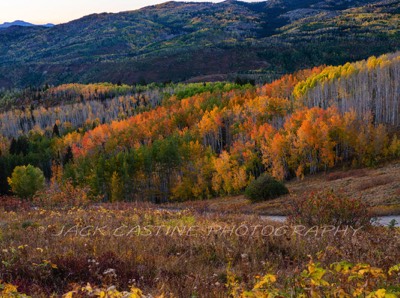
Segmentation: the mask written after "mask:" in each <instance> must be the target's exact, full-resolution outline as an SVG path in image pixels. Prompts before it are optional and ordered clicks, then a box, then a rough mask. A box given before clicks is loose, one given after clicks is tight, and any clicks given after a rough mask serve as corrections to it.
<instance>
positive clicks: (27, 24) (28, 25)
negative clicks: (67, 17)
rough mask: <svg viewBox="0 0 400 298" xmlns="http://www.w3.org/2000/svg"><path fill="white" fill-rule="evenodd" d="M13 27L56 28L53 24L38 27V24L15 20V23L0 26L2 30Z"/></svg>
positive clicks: (5, 23)
mask: <svg viewBox="0 0 400 298" xmlns="http://www.w3.org/2000/svg"><path fill="white" fill-rule="evenodd" d="M12 26H20V27H35V26H39V27H46V28H50V27H54V26H55V25H54V24H52V23H47V24H40V25H37V24H32V23H29V22H25V21H21V20H15V21H13V22H4V23H3V24H0V29H6V28H10V27H12Z"/></svg>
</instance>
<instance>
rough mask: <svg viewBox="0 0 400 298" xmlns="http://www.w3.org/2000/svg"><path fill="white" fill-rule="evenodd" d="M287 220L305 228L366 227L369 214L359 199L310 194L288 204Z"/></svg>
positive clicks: (323, 193)
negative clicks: (331, 226) (328, 226)
mask: <svg viewBox="0 0 400 298" xmlns="http://www.w3.org/2000/svg"><path fill="white" fill-rule="evenodd" d="M289 209H290V216H289V220H290V222H292V223H293V224H304V225H307V226H322V225H334V226H338V227H340V226H352V227H362V226H368V225H370V222H371V217H372V216H371V214H370V211H369V208H368V206H367V204H365V203H364V202H362V201H361V200H360V199H353V198H348V197H344V196H340V195H337V194H334V193H333V192H332V191H331V192H322V193H315V194H314V193H312V194H311V195H310V196H306V197H299V198H295V199H294V200H293V201H292V203H291V204H290V207H289Z"/></svg>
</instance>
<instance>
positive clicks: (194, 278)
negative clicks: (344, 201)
mask: <svg viewBox="0 0 400 298" xmlns="http://www.w3.org/2000/svg"><path fill="white" fill-rule="evenodd" d="M3 206H7V207H3V209H5V210H3V212H1V213H0V239H1V242H0V259H1V264H0V272H1V275H0V279H1V280H2V282H1V284H0V293H1V294H0V296H1V297H26V296H23V295H22V293H24V294H26V295H28V296H30V297H61V296H62V295H65V296H64V297H367V296H368V295H369V296H368V297H398V296H396V295H398V293H399V292H400V288H399V284H400V274H399V269H400V267H399V265H397V266H396V264H398V263H399V260H400V241H399V239H400V238H399V236H400V231H399V229H398V228H387V227H378V226H368V225H367V226H364V227H354V228H353V227H349V226H347V227H345V226H342V227H340V226H337V227H335V228H331V227H329V228H326V227H324V226H320V227H307V228H304V229H299V228H298V226H297V225H295V224H291V223H276V222H271V221H268V220H265V219H262V218H260V217H259V216H257V215H243V214H224V213H204V212H198V211H194V210H192V211H189V210H182V211H176V210H175V211H168V210H162V209H159V206H157V205H152V204H150V203H114V204H96V205H89V206H86V207H80V208H79V207H72V208H71V207H68V208H31V207H29V206H28V205H27V204H21V203H16V204H11V203H9V204H7V205H4V204H3ZM124 291H125V292H124ZM18 293H19V294H18ZM382 293H383V294H382ZM396 293H397V294H396ZM385 295H387V296H385ZM390 295H391V296H390Z"/></svg>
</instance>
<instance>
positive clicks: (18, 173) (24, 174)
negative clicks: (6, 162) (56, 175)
mask: <svg viewBox="0 0 400 298" xmlns="http://www.w3.org/2000/svg"><path fill="white" fill-rule="evenodd" d="M7 181H8V184H10V186H11V189H12V191H13V193H15V194H16V195H17V196H19V197H20V198H22V199H30V198H32V197H33V196H34V195H35V193H36V192H37V191H39V190H41V189H43V188H44V182H45V180H44V176H43V172H42V171H41V170H40V169H38V168H35V167H34V166H32V165H27V166H18V167H15V169H14V171H13V173H12V175H11V177H9V178H8V179H7Z"/></svg>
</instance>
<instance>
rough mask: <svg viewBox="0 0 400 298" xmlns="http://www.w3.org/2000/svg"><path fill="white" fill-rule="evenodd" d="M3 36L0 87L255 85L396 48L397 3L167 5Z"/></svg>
mask: <svg viewBox="0 0 400 298" xmlns="http://www.w3.org/2000/svg"><path fill="white" fill-rule="evenodd" d="M0 41H1V42H0V87H7V88H8V87H15V86H17V87H27V86H29V85H32V86H34V87H38V86H43V85H45V84H46V83H48V84H50V85H60V84H64V83H85V84H86V83H97V82H112V83H115V84H116V83H119V82H120V83H125V84H133V83H134V82H136V83H137V82H139V83H144V82H169V81H171V80H172V81H174V82H176V81H204V80H213V81H215V80H234V79H235V78H236V77H238V76H239V77H242V78H251V79H255V80H256V81H257V82H259V83H260V82H266V81H270V80H271V79H276V78H279V76H281V75H282V74H286V73H291V72H294V71H296V70H299V69H304V68H310V67H313V66H318V65H321V64H329V65H340V64H344V63H346V62H347V61H356V60H361V59H365V58H367V57H369V56H372V55H379V54H384V53H387V52H394V51H396V50H398V49H399V46H400V39H399V2H398V1H397V0H384V1H379V0H359V1H357V0H350V1H328V0H307V1H297V0H276V1H262V2H256V3H254V2H253V3H247V2H240V1H224V2H221V3H217V4H215V3H184V2H167V3H164V4H161V5H157V6H150V7H146V8H143V9H141V10H137V11H128V12H122V13H118V14H95V15H90V16H86V17H84V18H81V19H79V20H75V21H72V22H69V23H66V24H61V25H57V26H54V27H52V28H45V27H15V26H14V27H10V28H7V29H3V30H1V31H0ZM354 49H357V50H354Z"/></svg>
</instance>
